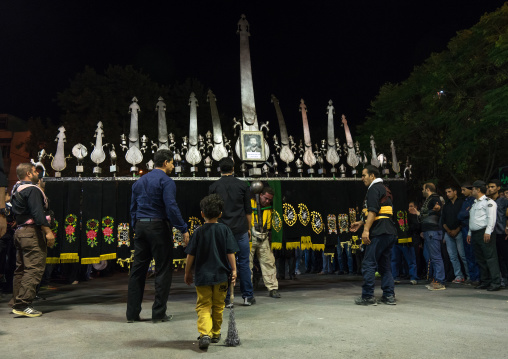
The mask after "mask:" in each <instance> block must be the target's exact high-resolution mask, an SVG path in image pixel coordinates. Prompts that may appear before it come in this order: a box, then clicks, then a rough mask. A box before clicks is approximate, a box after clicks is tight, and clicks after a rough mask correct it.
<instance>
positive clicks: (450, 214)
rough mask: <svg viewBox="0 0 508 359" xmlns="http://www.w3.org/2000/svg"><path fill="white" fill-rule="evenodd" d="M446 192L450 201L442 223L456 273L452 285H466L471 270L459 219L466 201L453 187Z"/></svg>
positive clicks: (446, 189)
mask: <svg viewBox="0 0 508 359" xmlns="http://www.w3.org/2000/svg"><path fill="white" fill-rule="evenodd" d="M445 191H446V196H447V197H448V201H446V203H445V204H444V206H443V216H442V217H441V222H442V223H443V229H444V230H445V232H446V233H445V235H444V236H445V241H446V250H447V252H448V255H449V256H450V261H451V262H452V266H453V271H454V273H455V279H454V280H453V282H452V283H464V282H465V281H466V280H467V281H469V270H468V267H467V260H466V252H465V250H464V240H465V238H462V233H461V230H462V226H461V223H460V220H459V218H458V215H459V212H460V209H461V208H462V204H463V203H464V200H463V199H462V198H458V197H457V190H456V189H455V188H453V187H452V186H448V187H447V188H445ZM459 256H460V259H461V260H462V263H463V264H464V269H465V272H466V276H465V277H466V278H464V275H463V274H462V269H461V267H460V261H459Z"/></svg>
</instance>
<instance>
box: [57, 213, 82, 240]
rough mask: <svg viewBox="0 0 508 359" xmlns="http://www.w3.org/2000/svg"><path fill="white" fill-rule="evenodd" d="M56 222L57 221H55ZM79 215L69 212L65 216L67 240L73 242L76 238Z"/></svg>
mask: <svg viewBox="0 0 508 359" xmlns="http://www.w3.org/2000/svg"><path fill="white" fill-rule="evenodd" d="M55 222H56V221H55ZM77 222H78V217H77V216H76V215H74V214H69V215H67V217H65V238H66V239H67V242H69V243H72V242H74V241H75V240H76V223H77Z"/></svg>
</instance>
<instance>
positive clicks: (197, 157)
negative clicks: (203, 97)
mask: <svg viewBox="0 0 508 359" xmlns="http://www.w3.org/2000/svg"><path fill="white" fill-rule="evenodd" d="M189 106H190V124H189V150H188V151H187V153H186V154H185V160H186V161H187V162H188V163H190V164H192V165H193V166H195V165H196V164H198V163H199V162H200V161H201V153H200V152H199V150H198V100H197V99H196V95H195V94H194V92H191V94H190V97H189Z"/></svg>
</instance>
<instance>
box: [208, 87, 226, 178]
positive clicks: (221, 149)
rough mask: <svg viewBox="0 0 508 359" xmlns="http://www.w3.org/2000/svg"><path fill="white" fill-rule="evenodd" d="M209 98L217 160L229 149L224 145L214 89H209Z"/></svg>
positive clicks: (214, 152) (213, 154)
mask: <svg viewBox="0 0 508 359" xmlns="http://www.w3.org/2000/svg"><path fill="white" fill-rule="evenodd" d="M207 99H208V102H209V103H210V113H211V115H212V124H213V148H212V158H213V159H214V160H215V161H220V160H221V159H223V158H224V157H227V156H228V150H227V148H226V147H225V145H224V138H223V136H222V126H221V124H220V117H219V111H218V110H217V99H216V98H215V95H214V94H213V92H212V90H208V96H207ZM205 167H206V163H205ZM210 167H211V164H210ZM210 167H208V168H210Z"/></svg>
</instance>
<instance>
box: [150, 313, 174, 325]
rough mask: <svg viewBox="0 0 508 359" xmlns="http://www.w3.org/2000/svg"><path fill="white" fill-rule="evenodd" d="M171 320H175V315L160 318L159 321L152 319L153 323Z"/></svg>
mask: <svg viewBox="0 0 508 359" xmlns="http://www.w3.org/2000/svg"><path fill="white" fill-rule="evenodd" d="M171 319H173V315H171V314H170V315H165V316H164V317H162V318H158V319H153V318H152V323H161V322H169V321H170V320H171Z"/></svg>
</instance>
